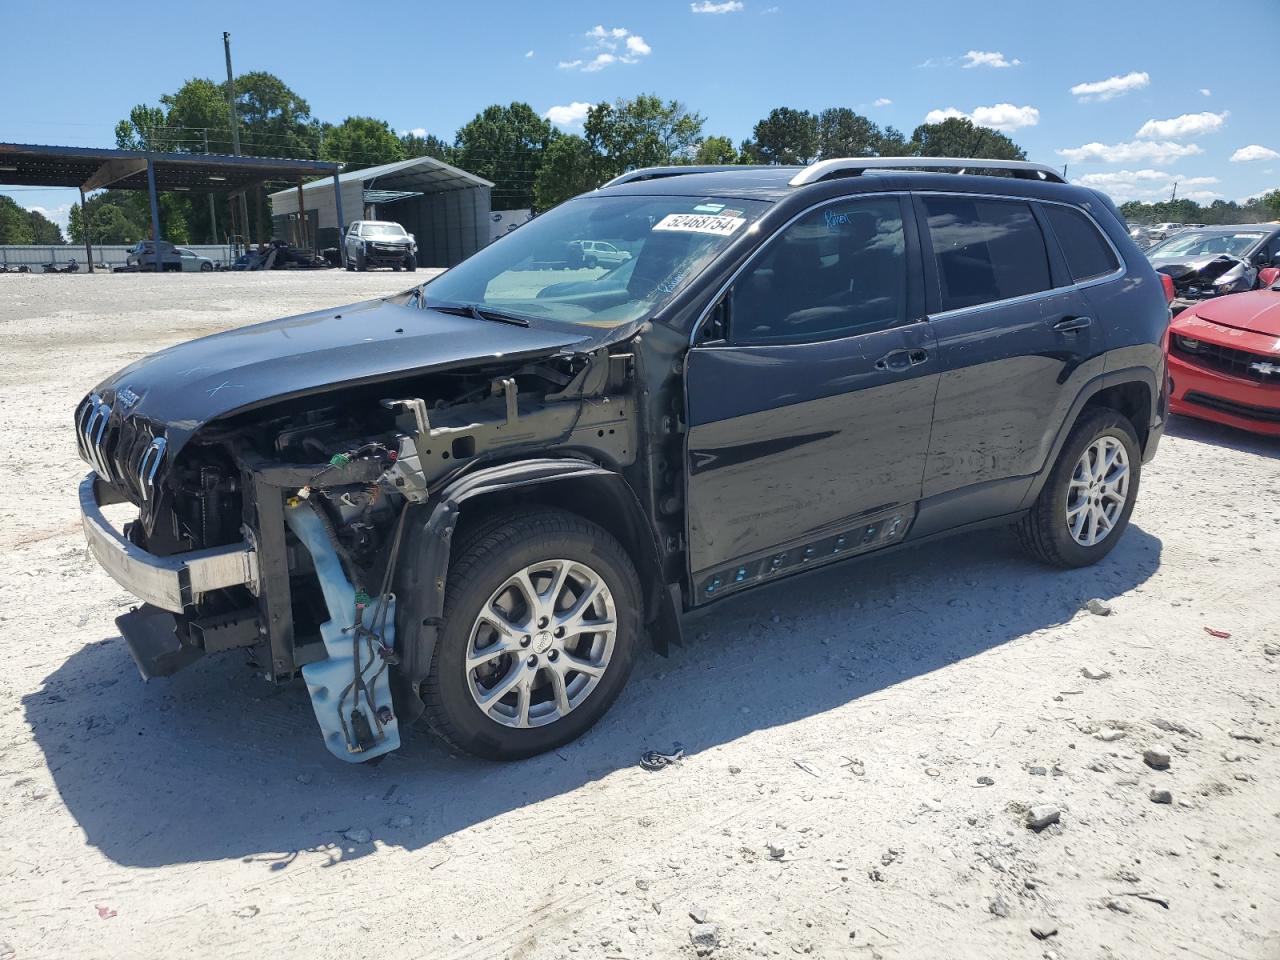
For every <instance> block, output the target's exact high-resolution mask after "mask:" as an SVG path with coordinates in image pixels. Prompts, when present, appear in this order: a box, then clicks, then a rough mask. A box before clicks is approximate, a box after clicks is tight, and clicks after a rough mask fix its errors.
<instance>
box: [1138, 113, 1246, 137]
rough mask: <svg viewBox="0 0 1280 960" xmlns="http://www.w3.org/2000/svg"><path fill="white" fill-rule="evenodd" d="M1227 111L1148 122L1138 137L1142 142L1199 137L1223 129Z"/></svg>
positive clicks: (1183, 115) (1184, 115)
mask: <svg viewBox="0 0 1280 960" xmlns="http://www.w3.org/2000/svg"><path fill="white" fill-rule="evenodd" d="M1227 116H1228V112H1227V111H1225V110H1224V111H1223V112H1222V113H1209V112H1207V111H1206V112H1205V113H1184V114H1182V116H1180V117H1172V118H1170V119H1168V120H1148V121H1147V122H1146V123H1144V124H1143V125H1142V127H1141V128H1140V129H1139V130H1138V132H1137V134H1136V136H1137V137H1138V138H1139V139H1141V140H1160V139H1165V140H1169V139H1173V140H1183V139H1185V138H1187V137H1199V136H1202V135H1203V134H1206V133H1213V132H1215V131H1217V130H1220V129H1222V125H1223V123H1225V122H1226V119H1227Z"/></svg>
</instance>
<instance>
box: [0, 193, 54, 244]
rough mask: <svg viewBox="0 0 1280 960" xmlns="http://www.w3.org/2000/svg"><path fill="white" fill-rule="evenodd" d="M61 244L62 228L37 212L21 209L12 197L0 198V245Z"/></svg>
mask: <svg viewBox="0 0 1280 960" xmlns="http://www.w3.org/2000/svg"><path fill="white" fill-rule="evenodd" d="M62 242H63V241H62V228H61V227H59V226H58V225H57V224H56V223H54V222H53V221H52V220H50V219H49V218H48V217H46V216H45V215H44V214H43V213H41V212H40V211H39V210H26V209H23V208H22V207H21V206H19V205H18V201H16V200H14V199H13V197H9V196H0V244H5V243H40V244H44V243H62Z"/></svg>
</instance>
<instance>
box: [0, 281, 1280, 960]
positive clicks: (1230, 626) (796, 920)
mask: <svg viewBox="0 0 1280 960" xmlns="http://www.w3.org/2000/svg"><path fill="white" fill-rule="evenodd" d="M417 277H418V278H419V279H421V277H422V274H421V273H420V274H418V275H417ZM408 280H409V278H407V277H404V276H402V275H399V274H393V273H373V274H362V275H356V274H346V273H340V272H329V273H322V274H314V275H296V274H280V273H277V274H266V275H260V274H252V275H232V274H214V275H208V276H204V275H183V276H161V277H154V276H129V275H116V276H95V277H89V276H68V277H62V276H58V277H43V276H6V277H0V344H2V347H3V356H4V362H3V365H0V431H2V436H3V449H4V450H5V452H6V456H5V457H4V459H3V462H2V463H0V489H3V490H4V491H5V496H4V498H3V501H0V551H2V553H0V588H2V589H3V591H4V596H5V602H4V604H3V605H2V606H0V644H2V646H0V649H2V650H3V653H4V655H5V656H6V659H7V661H8V667H7V669H5V670H4V671H3V673H0V960H7V958H10V957H15V958H22V960H25V958H31V957H76V958H85V957H135V956H136V957H155V956H160V955H164V956H201V957H203V956H217V957H220V958H232V957H255V958H257V957H261V956H270V955H273V954H274V955H283V956H294V955H298V956H303V955H305V956H308V957H318V958H329V957H334V958H336V957H340V956H341V957H350V956H359V957H373V956H383V957H392V958H395V957H405V956H429V957H433V958H459V960H461V958H500V957H510V958H552V957H566V958H568V957H570V956H574V957H591V958H595V957H604V958H632V960H640V958H651V957H681V956H685V957H692V956H693V955H694V952H695V950H696V949H697V947H698V945H702V946H703V948H704V949H711V950H712V951H713V952H712V956H714V957H727V958H736V957H750V956H783V957H787V956H792V955H794V954H800V955H804V954H808V955H811V956H814V957H885V958H891V957H900V958H911V960H917V958H935V957H953V958H973V960H978V958H982V960H989V958H993V957H1000V958H1004V957H1033V958H1039V957H1045V958H1051V957H1058V958H1064V960H1065V958H1097V957H1104V958H1121V957H1124V958H1128V957H1141V958H1146V957H1177V958H1183V957H1185V958H1214V960H1216V958H1272V960H1274V958H1280V787H1278V786H1277V785H1278V784H1280V710H1278V709H1277V701H1278V700H1280V649H1278V647H1280V626H1278V624H1280V621H1278V619H1277V597H1278V596H1280V443H1277V442H1275V441H1265V440H1259V439H1254V438H1251V437H1248V436H1246V435H1243V434H1239V433H1234V432H1230V431H1227V430H1225V429H1217V428H1213V427H1210V426H1208V425H1201V424H1196V423H1193V422H1189V421H1178V422H1175V423H1174V424H1173V426H1172V427H1171V430H1170V434H1169V435H1168V436H1167V437H1166V439H1165V441H1164V444H1163V446H1162V449H1161V452H1160V455H1159V456H1158V457H1157V459H1156V460H1155V462H1154V463H1153V464H1151V465H1150V466H1149V468H1148V469H1147V471H1146V472H1145V474H1144V476H1143V485H1142V493H1141V498H1140V501H1139V504H1138V507H1137V509H1136V511H1135V513H1134V515H1133V525H1132V526H1131V527H1130V529H1129V531H1128V533H1127V534H1126V536H1125V539H1124V541H1123V543H1121V545H1120V546H1119V547H1118V548H1117V549H1116V550H1115V551H1114V552H1113V553H1112V554H1111V556H1110V557H1109V558H1108V559H1107V560H1106V561H1105V562H1104V563H1102V564H1100V565H1099V566H1097V567H1094V568H1092V569H1088V570H1083V571H1077V572H1071V573H1061V572H1056V571H1051V570H1046V569H1043V568H1041V567H1038V566H1036V565H1034V564H1032V563H1030V562H1029V561H1026V560H1024V559H1022V558H1021V557H1020V556H1019V554H1018V553H1017V552H1016V549H1015V547H1014V544H1013V540H1012V537H1010V536H1008V535H1006V534H1005V533H1003V532H998V533H995V534H991V533H987V534H983V535H975V536H970V537H967V538H962V539H957V540H954V541H950V542H948V543H947V544H945V545H942V546H941V547H939V546H934V547H925V548H922V549H920V550H917V551H906V552H902V553H899V554H897V555H894V556H891V557H888V558H885V559H883V560H880V561H871V562H868V563H864V564H862V565H853V566H848V565H846V566H845V567H842V568H836V569H830V568H829V569H826V570H823V571H819V572H816V573H814V574H810V575H809V576H808V577H807V578H804V579H800V580H791V581H788V582H787V583H786V584H785V585H782V586H777V587H773V588H769V589H766V590H764V591H762V592H757V593H755V594H754V595H752V596H748V597H743V598H741V599H739V600H734V601H728V602H726V603H724V604H722V605H720V606H717V607H716V608H714V609H713V610H711V611H707V612H706V613H704V614H701V615H697V616H694V617H691V618H689V620H688V622H687V624H686V629H687V633H688V637H689V639H690V644H689V645H688V646H687V647H685V648H683V649H677V650H676V651H675V652H674V653H673V655H672V656H671V657H670V658H669V659H665V660H664V659H662V658H660V657H657V656H649V657H642V658H641V660H640V662H639V663H638V665H637V669H636V672H635V674H634V676H633V678H632V681H631V683H630V686H629V687H628V689H627V690H626V691H625V692H624V693H623V695H622V697H621V699H620V700H619V701H618V703H617V705H616V706H615V707H614V709H613V710H612V712H611V713H610V714H609V715H608V716H607V717H606V718H605V720H604V721H603V722H602V723H601V724H600V725H599V726H598V727H597V728H596V729H595V730H593V731H592V732H591V733H590V734H589V735H588V736H587V737H585V738H584V739H583V740H581V741H579V742H577V743H574V744H572V745H570V746H569V747H567V748H565V749H563V750H561V751H559V752H558V753H553V754H550V755H548V756H544V757H541V758H537V759H534V760H530V761H526V762H522V763H516V764H508V765H495V764H491V763H485V762H481V761H477V760H473V759H470V758H467V757H453V756H450V755H449V754H448V753H447V752H445V751H444V750H442V749H441V748H440V746H438V745H437V744H436V743H435V742H434V741H433V740H431V739H430V738H429V737H427V736H426V735H419V736H416V737H413V738H411V739H410V741H409V742H408V744H407V745H406V747H405V748H404V749H403V750H402V751H400V752H399V753H397V754H393V755H391V756H390V757H389V758H388V759H387V761H386V762H385V763H383V764H381V765H380V766H376V767H364V766H354V767H348V766H345V765H343V764H340V763H337V762H335V761H334V760H332V759H331V758H330V757H329V755H328V754H327V753H326V751H325V750H324V747H323V745H322V744H321V741H320V738H319V737H318V736H316V730H315V725H314V721H313V718H312V714H311V708H310V706H309V704H308V702H307V699H306V694H305V691H304V690H303V689H302V688H301V686H291V687H287V688H283V689H279V690H273V689H271V688H269V687H267V686H266V685H265V684H264V683H263V682H262V681H261V680H259V679H258V678H257V677H256V676H255V675H253V673H252V672H251V671H250V670H249V669H248V668H247V667H246V666H245V664H244V662H243V659H241V658H239V657H237V656H236V655H235V654H234V653H233V654H229V655H225V656H223V657H219V658H206V659H205V660H203V661H200V662H199V663H197V664H196V665H195V666H194V667H192V668H190V669H189V670H187V671H185V672H184V673H181V674H179V675H178V676H176V677H173V678H171V679H170V680H167V681H157V682H154V683H152V684H149V685H144V684H143V683H142V682H141V681H140V680H139V678H138V675H137V671H136V670H135V669H134V666H133V663H132V661H131V660H130V658H129V654H128V652H127V651H126V649H125V647H124V644H123V642H122V641H121V640H120V639H119V637H118V636H117V634H116V631H115V628H114V624H113V622H112V619H113V617H115V616H117V615H118V614H119V613H121V612H123V611H124V610H125V609H126V608H127V607H128V606H130V605H131V603H132V600H131V598H130V597H129V596H127V595H126V594H125V593H124V592H123V591H122V590H121V589H120V588H119V587H117V586H116V585H115V584H114V583H113V582H112V581H111V580H110V579H108V577H107V576H106V575H105V574H104V573H102V572H101V570H99V569H98V567H97V566H96V565H95V564H94V563H93V562H91V561H90V559H89V557H88V554H87V552H86V550H85V547H84V544H83V540H82V538H81V535H80V532H79V525H78V512H77V508H76V495H75V493H76V485H77V483H78V482H79V480H80V478H81V477H82V476H83V474H84V472H85V467H84V465H83V464H82V463H81V462H80V461H79V460H78V459H77V457H76V453H75V443H74V438H73V434H72V431H71V429H70V419H71V413H72V409H73V407H74V405H75V403H76V402H77V400H78V399H79V398H80V397H81V396H82V395H83V394H84V392H85V391H86V390H87V389H88V388H89V387H91V386H92V385H93V384H94V383H96V382H97V381H98V379H100V378H101V377H102V376H104V375H106V374H108V373H110V372H111V371H113V370H115V369H116V368H118V367H120V366H122V365H123V364H125V363H127V362H128V361H130V360H132V359H133V358H135V357H138V356H141V355H143V354H145V353H149V352H151V351H152V350H155V349H158V348H160V347H162V346H166V345H168V344H170V343H173V342H175V341H179V340H183V339H187V338H190V337H194V336H197V335H201V334H206V333H211V332H214V331H216V330H220V329H224V328H227V327H230V326H234V325H238V324H245V323H250V322H253V321H257V320H266V319H269V318H271V317H275V316H280V315H284V314H288V313H295V312H301V311H303V310H307V309H313V308H317V307H321V306H326V305H332V304H337V303H343V302H349V301H352V300H358V299H363V298H365V297H367V296H372V295H377V294H382V293H389V292H392V291H395V290H397V289H399V288H401V287H403V286H405V285H406V284H407V283H408ZM1090 598H1100V599H1101V600H1103V601H1105V603H1106V604H1107V605H1109V607H1110V608H1111V610H1112V612H1111V614H1110V615H1109V616H1102V615H1097V614H1094V613H1090V612H1089V611H1088V610H1086V609H1084V607H1085V603H1086V601H1088V600H1089V599H1090ZM1207 629H1213V630H1215V631H1222V632H1225V633H1229V636H1219V635H1210V634H1209V633H1208V632H1207ZM1086 668H1087V670H1088V676H1086V675H1085V674H1084V673H1083V672H1082V671H1083V670H1085V669H1086ZM1089 676H1096V677H1101V679H1089ZM675 741H679V742H680V743H682V744H683V745H684V747H685V749H686V751H687V756H686V759H685V760H684V761H683V763H681V764H679V765H676V766H672V767H668V768H666V769H664V770H661V771H659V772H656V773H650V772H646V771H644V770H641V769H640V768H639V767H638V766H637V759H638V758H639V756H640V754H641V753H642V752H643V751H644V750H646V749H650V748H656V749H659V750H663V751H664V752H666V751H668V750H669V749H670V748H671V746H672V744H673V742H675ZM1144 750H1155V751H1158V752H1163V753H1165V754H1167V755H1168V757H1169V758H1170V761H1169V768H1168V769H1167V770H1157V769H1153V768H1152V767H1151V766H1149V765H1148V764H1147V763H1145V762H1144V759H1143V753H1144ZM1152 760H1153V761H1154V762H1155V763H1156V764H1157V765H1159V763H1160V758H1159V757H1158V756H1156V755H1154V754H1153V755H1152ZM1153 790H1154V791H1158V790H1168V791H1170V793H1171V800H1172V802H1171V803H1158V802H1154V801H1153V800H1152V799H1151V796H1152V791H1153ZM1156 796H1157V797H1159V796H1160V795H1159V794H1158V793H1157V794H1156ZM1045 804H1052V805H1054V806H1055V807H1056V808H1057V810H1058V811H1059V812H1060V818H1059V821H1058V822H1057V823H1054V824H1051V825H1049V826H1047V827H1046V828H1045V829H1044V830H1043V831H1041V832H1039V833H1037V832H1034V831H1033V830H1031V829H1029V828H1028V827H1027V826H1026V825H1025V823H1026V811H1027V810H1028V808H1032V807H1037V806H1039V805H1045ZM691 914H692V915H691ZM699 920H701V921H705V922H698V921H699ZM1033 929H1039V930H1040V932H1041V933H1044V934H1049V931H1051V930H1055V929H1056V933H1053V934H1050V935H1048V938H1047V939H1044V940H1041V939H1039V938H1038V937H1037V936H1036V935H1035V934H1034V933H1033Z"/></svg>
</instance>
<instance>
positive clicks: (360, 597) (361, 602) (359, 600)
mask: <svg viewBox="0 0 1280 960" xmlns="http://www.w3.org/2000/svg"><path fill="white" fill-rule="evenodd" d="M372 600H373V597H371V596H369V595H368V594H367V593H365V592H364V591H363V590H358V591H356V605H357V606H360V607H367V606H368V605H369V603H370V601H372Z"/></svg>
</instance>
